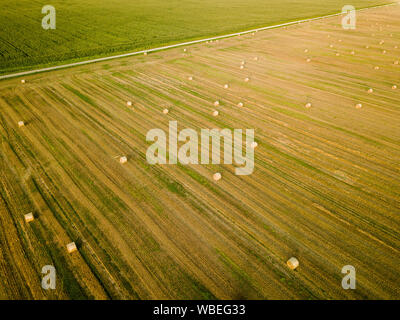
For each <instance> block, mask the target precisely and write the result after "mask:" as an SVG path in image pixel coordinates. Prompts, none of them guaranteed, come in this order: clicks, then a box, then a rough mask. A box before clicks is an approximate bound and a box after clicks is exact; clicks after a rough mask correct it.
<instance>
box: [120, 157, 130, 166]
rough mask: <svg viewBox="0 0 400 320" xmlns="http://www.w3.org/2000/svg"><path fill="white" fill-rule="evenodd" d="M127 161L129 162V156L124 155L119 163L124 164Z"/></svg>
mask: <svg viewBox="0 0 400 320" xmlns="http://www.w3.org/2000/svg"><path fill="white" fill-rule="evenodd" d="M127 162H128V158H127V157H125V156H123V157H121V158H119V163H121V164H124V163H127Z"/></svg>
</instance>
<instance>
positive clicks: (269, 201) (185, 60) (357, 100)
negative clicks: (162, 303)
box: [0, 6, 400, 299]
mask: <svg viewBox="0 0 400 320" xmlns="http://www.w3.org/2000/svg"><path fill="white" fill-rule="evenodd" d="M340 19H341V18H340V17H335V18H330V19H326V20H320V21H314V22H311V23H306V24H301V25H295V26H290V27H287V28H282V29H274V30H269V31H264V32H257V33H255V35H254V36H253V35H251V34H249V35H245V36H241V37H236V38H231V39H227V40H223V41H219V42H212V43H208V44H199V45H196V46H193V47H190V48H189V50H188V51H187V52H182V48H180V49H179V48H178V49H173V50H169V51H164V52H159V53H155V54H149V55H147V56H144V55H142V56H137V57H130V58H125V59H121V60H113V61H108V62H107V63H98V64H94V65H87V66H82V67H78V68H73V69H66V70H62V71H57V72H51V73H50V72H49V73H43V74H39V75H35V76H29V77H26V78H24V79H25V80H26V82H25V83H24V84H22V83H21V81H20V80H21V79H13V80H7V81H2V82H0V135H1V153H0V172H1V180H0V182H1V189H0V228H1V229H0V298H11V299H16V298H18V299H21V298H24V299H45V298H54V299H110V298H112V299H118V298H121V299H156V298H157V299H164V298H165V299H172V298H174V299H209V298H218V299H231V298H235V299H240V298H245V299H390V298H392V299H393V298H397V299H399V298H400V280H399V279H400V254H399V253H400V252H399V251H400V216H399V213H400V182H399V181H400V129H399V123H400V106H399V101H400V90H399V89H393V86H394V85H396V86H397V87H398V86H399V85H400V66H399V65H398V64H395V61H397V60H399V59H400V50H399V49H398V47H397V48H395V46H399V45H400V6H394V7H385V8H379V9H371V10H367V11H363V12H361V13H359V14H358V24H357V29H356V30H347V31H346V30H343V29H342V28H341V25H340ZM372 34H373V35H372ZM382 40H384V43H382ZM367 46H368V48H367ZM383 50H386V53H385V54H383ZM352 51H354V52H352ZM337 53H339V55H336V54H337ZM256 57H257V59H255V58H256ZM307 59H310V60H309V62H307ZM242 61H245V64H242ZM241 65H244V68H240V66H241ZM375 66H379V69H376V68H375ZM189 77H192V80H191V81H189V80H188V78H189ZM246 78H248V79H249V81H247V82H246V81H244V80H245V79H246ZM225 84H229V86H228V87H227V88H225ZM369 89H373V90H372V91H369ZM368 91H369V92H368ZM127 101H132V106H128V105H127ZM215 101H219V105H218V106H215V105H214V102H215ZM240 103H241V104H240ZM239 104H240V106H239ZM358 105H361V107H356V106H358ZM306 106H307V107H306ZM164 109H168V113H163V110H164ZM215 110H217V111H219V114H218V116H217V117H216V116H213V112H214V111H215ZM171 120H176V121H178V125H179V128H180V129H183V128H193V129H195V130H196V131H199V130H200V129H201V128H242V129H245V128H255V132H256V141H257V144H258V146H257V149H256V151H255V170H254V173H253V174H252V175H250V176H236V175H235V173H234V169H235V168H234V166H232V165H189V166H184V165H156V166H151V165H149V164H148V163H147V162H146V150H147V148H148V146H149V145H150V143H149V142H146V139H145V138H146V133H147V132H148V131H149V130H150V129H153V128H162V129H164V130H165V131H167V128H168V123H169V121H171ZM19 121H24V126H23V127H19V126H18V122H19ZM123 156H126V157H127V162H126V163H124V164H123V165H122V164H121V163H120V158H121V157H123ZM216 172H218V173H221V176H222V179H221V180H219V181H218V182H216V181H214V179H213V175H214V174H215V173H216ZM30 212H33V213H34V216H35V219H34V220H33V221H31V222H30V223H29V224H28V223H26V222H25V219H24V215H25V214H27V213H30ZM71 242H75V244H76V245H77V249H78V250H77V251H76V252H74V253H72V254H69V253H68V252H67V250H66V246H67V244H69V243H71ZM291 257H296V258H297V259H298V261H299V266H298V267H297V268H296V270H295V271H292V270H290V269H289V268H288V267H287V265H286V262H287V261H288V259H289V258H291ZM49 264H50V265H54V266H55V268H56V270H57V276H58V278H57V279H58V285H57V289H56V290H54V291H44V290H42V289H41V287H40V281H41V277H42V275H41V269H42V267H43V266H44V265H49ZM345 265H353V266H354V267H355V268H356V270H357V289H356V290H344V289H343V288H342V286H341V281H342V277H343V276H344V275H343V274H342V273H341V270H342V267H343V266H345Z"/></svg>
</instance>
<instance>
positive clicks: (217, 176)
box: [213, 172, 222, 181]
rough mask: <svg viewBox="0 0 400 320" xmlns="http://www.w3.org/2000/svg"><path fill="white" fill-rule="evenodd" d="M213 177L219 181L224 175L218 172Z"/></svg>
mask: <svg viewBox="0 0 400 320" xmlns="http://www.w3.org/2000/svg"><path fill="white" fill-rule="evenodd" d="M213 179H214V181H219V180H221V179H222V175H221V174H220V173H219V172H217V173H215V174H214V175H213Z"/></svg>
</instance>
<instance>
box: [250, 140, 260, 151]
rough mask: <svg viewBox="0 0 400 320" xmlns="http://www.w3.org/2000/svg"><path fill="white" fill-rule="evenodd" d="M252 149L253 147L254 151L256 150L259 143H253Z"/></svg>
mask: <svg viewBox="0 0 400 320" xmlns="http://www.w3.org/2000/svg"><path fill="white" fill-rule="evenodd" d="M250 147H251V148H252V149H255V148H257V147H258V143H257V142H255V141H253V142H252V143H251V144H250Z"/></svg>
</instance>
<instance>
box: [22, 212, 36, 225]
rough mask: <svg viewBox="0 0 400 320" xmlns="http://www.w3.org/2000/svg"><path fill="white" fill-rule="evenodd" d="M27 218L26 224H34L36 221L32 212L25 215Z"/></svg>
mask: <svg viewBox="0 0 400 320" xmlns="http://www.w3.org/2000/svg"><path fill="white" fill-rule="evenodd" d="M24 218H25V222H28V223H29V222H32V221H33V220H35V217H34V216H33V213H32V212H29V213H27V214H25V215H24Z"/></svg>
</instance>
